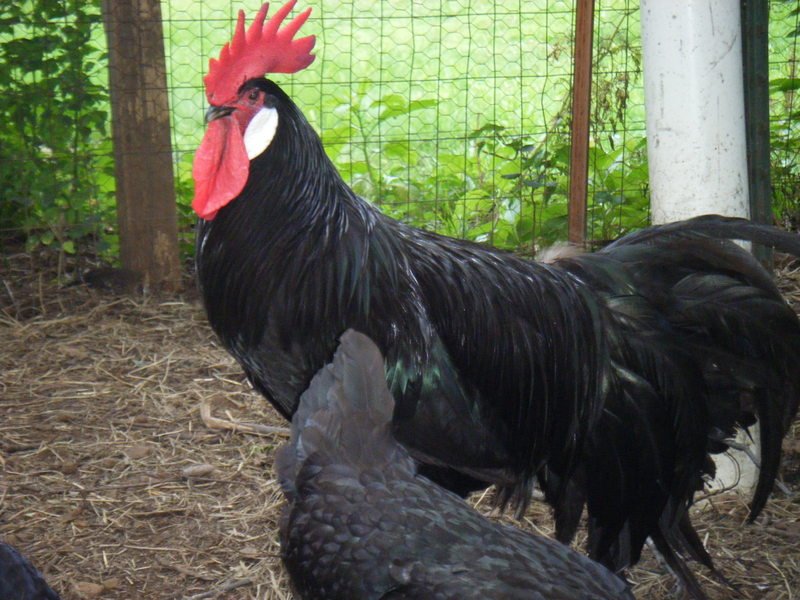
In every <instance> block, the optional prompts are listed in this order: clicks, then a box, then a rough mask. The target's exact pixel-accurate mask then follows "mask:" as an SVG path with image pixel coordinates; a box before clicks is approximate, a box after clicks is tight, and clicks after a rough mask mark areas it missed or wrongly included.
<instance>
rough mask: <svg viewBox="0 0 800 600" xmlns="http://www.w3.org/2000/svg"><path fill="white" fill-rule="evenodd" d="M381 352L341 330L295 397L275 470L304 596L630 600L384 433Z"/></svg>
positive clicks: (602, 572) (285, 545)
mask: <svg viewBox="0 0 800 600" xmlns="http://www.w3.org/2000/svg"><path fill="white" fill-rule="evenodd" d="M393 408H394V399H393V398H392V395H391V394H390V393H389V390H388V388H387V387H386V378H385V374H384V368H383V357H382V356H381V354H380V352H379V351H378V348H377V347H376V346H375V344H374V343H373V342H372V341H371V340H370V339H369V338H368V337H366V336H364V335H362V334H360V333H357V332H355V331H352V330H348V331H347V332H345V334H344V335H343V336H342V338H341V344H340V346H339V349H338V350H337V351H336V354H335V355H334V358H333V363H332V364H330V365H328V366H326V367H324V368H323V369H321V370H320V371H319V373H317V375H316V376H315V377H314V379H313V380H312V381H311V385H310V386H309V388H308V390H307V391H306V392H305V393H304V394H303V395H302V396H301V398H300V404H299V406H298V408H297V411H296V412H295V414H294V417H293V419H292V439H291V441H290V442H289V443H288V444H286V445H285V446H283V447H282V448H281V449H280V450H279V452H278V455H277V457H276V460H275V467H276V469H277V472H278V478H279V480H280V482H281V487H282V489H283V491H284V493H285V494H286V497H287V500H288V502H289V504H288V507H287V508H286V509H285V510H284V514H283V515H282V519H281V552H282V557H283V561H284V564H285V565H286V568H287V570H288V572H289V574H290V576H291V579H292V582H293V584H294V587H295V589H296V591H297V592H298V593H299V595H300V597H302V598H327V599H329V600H334V599H336V598H342V599H345V598H347V599H353V600H356V599H359V598H364V599H366V598H386V599H387V600H388V599H389V598H396V599H400V598H419V599H425V600H437V599H438V600H447V599H453V600H456V599H467V598H475V599H479V598H480V599H483V598H497V599H500V598H504V599H508V600H510V599H512V598H519V599H520V600H522V599H530V598H547V599H548V600H574V599H575V598H581V599H584V600H591V599H595V600H611V599H614V598H619V599H623V598H624V599H628V600H633V595H632V594H631V593H630V591H629V590H628V588H627V585H626V584H625V582H623V581H622V580H621V579H620V578H618V577H617V576H616V575H614V574H612V573H611V572H610V571H608V570H606V569H605V568H603V567H602V566H600V565H599V564H597V563H595V562H593V561H591V560H589V559H588V558H586V557H584V556H581V555H579V554H578V553H576V552H575V551H574V550H571V549H570V548H568V547H567V546H564V545H562V544H559V543H558V542H556V541H553V540H550V539H547V538H543V537H540V536H535V535H531V534H527V533H524V532H522V531H520V530H519V529H516V528H514V527H509V526H506V525H500V524H497V523H493V522H491V521H489V520H488V519H485V518H484V517H482V516H481V515H480V514H478V513H477V512H475V511H474V510H473V509H472V508H470V507H469V506H468V505H467V504H466V503H465V502H464V501H463V500H462V499H461V498H459V497H458V496H456V495H455V494H452V493H450V492H448V491H446V490H444V489H443V488H441V487H439V486H438V485H436V484H434V483H432V482H431V481H430V480H428V479H426V478H425V477H421V476H419V475H417V474H416V466H415V463H414V460H413V459H412V458H411V457H410V456H409V454H408V452H407V451H406V449H405V448H403V447H402V446H401V445H400V444H398V443H397V442H396V441H395V439H394V438H393V437H392V431H391V420H392V412H393Z"/></svg>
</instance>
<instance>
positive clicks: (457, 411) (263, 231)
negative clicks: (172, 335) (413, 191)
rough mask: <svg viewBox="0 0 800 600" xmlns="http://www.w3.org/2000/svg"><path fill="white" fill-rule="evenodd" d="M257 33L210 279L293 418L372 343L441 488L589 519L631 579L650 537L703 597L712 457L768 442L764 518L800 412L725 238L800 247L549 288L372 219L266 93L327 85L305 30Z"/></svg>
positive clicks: (586, 271)
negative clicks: (696, 515) (330, 366)
mask: <svg viewBox="0 0 800 600" xmlns="http://www.w3.org/2000/svg"><path fill="white" fill-rule="evenodd" d="M293 5H294V2H290V3H289V4H287V5H286V6H284V7H283V8H282V9H281V10H280V11H279V12H278V14H276V15H275V17H273V18H272V19H271V20H270V21H269V22H267V23H266V24H265V23H264V19H265V15H266V6H265V7H264V8H263V9H262V11H261V12H260V13H259V15H258V17H257V18H256V21H255V23H254V24H253V26H252V27H250V29H249V30H248V31H247V32H245V30H244V17H243V15H242V14H240V17H239V24H238V25H237V31H236V34H235V36H234V39H233V42H232V43H231V45H230V46H227V45H226V47H225V48H224V49H223V52H222V55H221V58H220V60H219V61H212V63H211V68H210V72H209V74H208V76H207V77H206V80H205V81H206V91H207V96H208V98H209V101H210V103H211V108H210V109H209V112H208V119H209V128H208V131H207V133H206V137H205V138H204V140H203V143H202V144H201V147H200V149H199V150H198V152H197V156H196V159H195V168H194V175H195V179H196V194H195V199H194V202H193V206H194V208H195V210H196V211H197V213H198V215H199V216H200V217H201V221H200V224H199V228H198V239H197V250H196V253H197V254H196V259H197V270H198V277H199V281H200V286H201V289H202V294H203V298H204V302H205V306H206V311H207V314H208V318H209V321H210V323H211V325H212V327H213V328H214V330H215V331H216V333H217V334H218V335H219V337H220V339H221V340H222V342H223V343H224V345H225V346H226V347H227V348H228V349H229V350H230V352H231V353H232V354H233V355H234V356H235V357H236V358H237V360H238V361H239V362H240V363H241V365H242V366H243V368H244V370H245V372H246V373H247V376H248V378H249V379H250V381H252V383H253V385H254V386H255V387H256V388H257V389H258V390H259V391H260V392H261V393H263V394H264V395H265V396H266V397H267V398H268V399H269V401H270V402H271V403H272V404H273V405H274V406H275V407H276V408H277V409H278V410H279V411H280V412H281V413H282V414H283V415H284V416H286V417H287V418H289V417H291V415H292V414H293V413H294V411H295V410H296V409H297V404H298V400H299V398H300V394H301V393H302V392H303V390H305V389H306V388H307V387H308V384H309V382H310V381H311V378H312V377H313V375H314V373H316V372H317V371H318V370H319V369H320V368H321V367H322V366H323V365H324V364H326V363H327V362H328V361H329V360H330V358H331V356H332V355H333V352H334V350H335V347H336V340H337V338H338V336H340V335H341V334H342V332H344V331H345V330H346V329H348V328H354V329H357V330H359V331H362V332H364V333H365V334H367V335H368V336H370V337H371V338H372V339H373V340H375V342H376V343H377V345H378V347H379V348H380V350H381V352H382V353H383V354H384V356H385V359H386V375H387V381H388V384H389V387H390V390H391V392H392V394H393V395H394V398H395V400H396V408H395V413H394V420H393V428H394V435H395V437H396V438H397V439H398V440H399V441H400V442H402V443H403V444H404V445H405V446H406V447H407V448H408V449H409V451H410V452H411V455H412V456H413V457H414V458H415V459H416V460H418V461H420V462H421V463H423V466H422V468H421V472H423V473H425V474H426V475H428V476H429V477H431V478H433V479H434V480H435V481H437V482H439V483H440V484H443V485H445V486H446V487H448V488H450V489H451V490H454V491H458V492H459V493H464V492H466V491H469V490H470V489H476V488H479V487H483V486H486V485H488V484H491V483H495V484H497V485H498V486H499V487H500V489H501V491H502V498H503V499H504V500H510V501H512V502H516V503H517V504H518V505H519V506H524V505H525V504H526V502H527V501H528V500H529V498H530V493H531V488H532V484H533V481H534V480H535V479H538V481H539V483H540V485H541V486H542V488H543V490H544V492H545V497H546V499H547V500H548V501H549V502H550V503H551V505H552V506H553V507H554V509H555V516H556V522H557V530H558V537H559V539H561V540H562V541H569V540H570V539H572V537H573V534H574V532H575V528H576V526H577V523H578V519H579V517H580V514H581V510H582V508H583V506H584V504H585V505H587V506H588V514H589V553H590V556H591V557H592V558H594V559H596V560H599V561H600V562H602V563H603V564H604V565H606V566H608V567H609V568H611V569H612V570H614V571H621V570H622V569H624V568H625V567H626V566H628V565H631V564H633V563H635V562H636V561H637V560H638V558H639V555H640V552H641V548H642V546H643V544H644V543H645V541H646V539H647V538H648V537H651V538H652V539H653V541H654V542H655V544H656V545H657V547H658V548H659V549H660V550H661V551H662V552H663V553H664V554H665V556H666V559H667V561H668V562H669V563H670V564H671V565H672V566H673V568H674V569H675V570H676V571H677V572H678V573H679V575H681V577H682V579H683V580H684V582H685V583H686V585H687V586H689V589H690V591H691V592H692V593H693V594H694V595H695V596H696V597H702V592H701V591H700V589H699V587H698V586H697V583H696V582H695V581H694V579H693V577H692V575H691V573H690V572H689V571H688V570H687V569H686V567H685V565H684V564H683V561H682V559H681V556H680V555H681V554H686V553H688V554H689V555H690V556H692V557H693V558H695V559H697V560H699V561H701V562H703V563H704V564H706V565H708V566H709V567H711V565H712V563H711V558H710V557H709V555H708V554H707V553H706V551H705V549H704V548H703V545H702V543H701V542H700V540H699V539H698V537H697V535H696V534H695V532H694V529H693V528H692V525H691V523H690V522H689V517H688V514H687V510H688V507H689V506H690V505H691V503H692V499H693V497H694V494H695V492H696V491H697V490H699V489H700V488H701V487H702V485H703V477H704V476H706V475H709V474H710V473H711V472H712V471H713V463H712V462H711V461H710V458H709V456H710V454H713V453H717V452H722V451H724V450H725V449H726V447H727V446H726V443H725V441H726V440H727V439H729V438H730V437H731V436H732V435H733V434H734V433H735V431H736V429H737V428H738V427H747V426H749V425H751V424H753V423H754V422H755V421H756V419H758V420H759V421H760V423H761V461H762V465H761V466H762V468H761V472H760V478H759V482H758V487H757V489H756V492H755V496H754V499H753V502H752V506H751V518H755V517H756V516H757V515H758V513H759V511H760V510H761V509H762V508H763V506H764V503H765V502H766V500H767V497H768V496H769V494H770V492H771V489H772V486H773V483H774V480H775V477H776V475H777V471H778V467H779V463H780V456H781V440H782V437H783V436H784V434H785V432H786V431H787V428H788V426H789V424H790V422H791V420H792V418H793V417H794V415H795V413H796V412H797V405H798V404H797V403H798V385H800V323H799V322H798V319H797V317H796V315H795V314H794V312H793V311H792V310H791V309H790V308H789V307H788V305H787V304H786V302H785V301H784V300H783V299H782V298H781V296H780V294H779V293H778V291H777V289H776V287H775V285H774V284H773V283H772V281H771V279H770V277H769V275H768V274H767V273H766V272H765V271H764V270H763V269H762V268H761V267H760V266H759V264H758V263H757V262H756V261H755V260H754V259H753V258H752V257H751V256H750V255H749V254H748V253H747V252H745V251H744V250H742V249H741V248H739V247H738V246H736V245H735V244H733V243H732V242H729V241H727V239H724V238H731V239H737V238H738V239H747V240H752V241H756V242H758V243H762V244H765V245H769V246H773V247H776V248H778V249H780V250H783V251H787V252H790V253H793V254H796V255H797V254H800V240H798V237H797V236H795V235H791V234H787V233H784V232H780V231H778V230H775V229H773V228H769V227H764V226H759V225H755V224H752V223H750V222H749V221H745V220H741V219H730V218H723V217H717V216H707V217H700V218H696V219H693V220H690V221H685V222H681V223H674V224H670V225H665V226H660V227H652V228H649V229H646V230H643V231H641V232H638V233H634V234H632V235H629V236H626V237H624V238H622V239H621V240H619V241H617V242H615V243H614V244H612V245H610V246H609V247H607V248H605V249H604V250H603V251H601V252H597V253H595V254H591V255H584V256H579V257H574V258H570V259H564V260H561V261H557V262H555V263H554V264H548V265H545V264H537V263H535V262H531V261H527V260H522V259H520V258H517V257H515V256H513V255H511V254H508V253H504V252H501V251H497V250H493V249H490V248H486V247H484V246H481V245H477V244H474V243H470V242H466V241H461V240H455V239H450V238H446V237H442V236H439V235H436V234H432V233H428V232H425V231H421V230H418V229H414V228H412V227H408V226H406V225H404V224H402V223H399V222H397V221H394V220H392V219H390V218H388V217H386V216H384V215H382V214H381V213H379V212H378V211H377V210H376V209H375V208H373V207H372V206H370V205H369V204H368V203H367V202H365V201H364V200H363V199H361V198H359V197H357V196H356V195H355V194H354V193H353V191H352V190H350V189H349V188H348V186H347V185H346V184H345V183H344V181H343V180H342V178H341V177H340V176H339V174H338V173H337V171H336V169H335V168H334V166H333V164H332V163H331V162H330V160H329V159H328V158H327V156H326V154H325V152H324V150H323V147H322V144H321V142H320V140H319V137H318V136H317V134H316V133H315V132H314V130H313V129H312V128H311V127H310V125H309V124H308V122H307V121H306V120H305V118H304V117H303V115H302V113H301V112H300V110H299V109H298V108H297V106H295V104H294V103H293V102H292V101H291V100H290V99H289V97H288V96H287V95H286V94H285V93H284V92H283V91H282V90H281V89H280V88H279V87H278V86H277V85H276V84H275V83H273V82H271V81H269V80H265V79H263V75H264V73H266V72H291V71H294V70H298V69H299V68H303V67H304V66H306V65H308V64H309V63H310V62H311V60H312V59H313V56H311V55H310V54H309V52H310V50H311V48H312V47H313V43H314V40H313V38H303V39H300V40H292V37H293V36H294V34H295V33H296V31H297V29H298V28H299V26H300V24H302V22H303V21H304V20H305V18H306V17H307V15H308V12H307V11H306V12H305V13H303V14H302V15H300V16H299V17H298V18H296V19H294V20H293V21H292V22H291V24H290V25H287V26H286V27H284V28H282V29H280V30H279V29H278V27H279V25H280V23H281V21H282V20H283V19H284V18H285V16H286V15H287V14H288V12H289V11H290V10H291V8H292V7H293Z"/></svg>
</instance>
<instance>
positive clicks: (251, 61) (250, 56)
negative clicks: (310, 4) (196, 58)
mask: <svg viewBox="0 0 800 600" xmlns="http://www.w3.org/2000/svg"><path fill="white" fill-rule="evenodd" d="M296 3H297V0H289V2H287V3H286V4H284V5H283V7H282V8H281V9H280V10H279V11H278V12H276V13H275V14H274V15H273V17H272V18H271V19H270V20H269V21H267V22H266V23H264V19H266V17H267V10H268V9H269V3H267V4H264V5H263V6H262V7H261V10H259V11H258V14H257V15H256V18H255V20H254V21H253V24H252V25H250V27H249V28H248V29H247V32H246V33H245V30H244V11H241V10H240V11H239V20H238V21H237V23H236V30H235V32H234V34H233V39H232V40H231V41H230V42H229V43H227V44H225V46H223V48H222V52H220V54H219V59H214V58H212V59H211V60H210V61H209V65H208V75H206V76H205V78H204V79H203V82H204V83H205V84H206V98H208V102H209V104H213V105H215V106H222V105H224V104H225V103H227V102H230V101H231V100H233V99H234V98H235V97H236V92H237V91H238V90H239V88H240V87H241V85H242V84H243V83H244V82H245V81H247V80H248V79H253V78H256V77H263V76H264V75H266V74H267V73H296V72H297V71H299V70H301V69H305V68H306V67H307V66H308V65H310V64H311V62H312V61H313V60H314V55H313V54H311V49H312V48H313V47H314V42H315V41H316V40H315V38H314V36H313V35H310V36H308V37H304V38H300V39H298V40H295V39H292V38H293V37H294V35H295V34H296V33H297V30H298V29H300V27H301V26H302V25H303V23H305V22H306V19H308V15H309V14H310V13H311V9H310V8H308V9H306V10H304V11H303V12H301V13H300V14H299V15H297V16H296V17H295V18H294V19H292V20H291V21H290V22H289V23H288V24H287V25H286V26H284V27H283V28H282V29H278V28H279V27H280V26H281V23H282V22H283V20H284V19H285V18H286V15H288V14H289V13H290V12H291V10H292V8H294V5H295V4H296Z"/></svg>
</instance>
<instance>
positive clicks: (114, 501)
mask: <svg viewBox="0 0 800 600" xmlns="http://www.w3.org/2000/svg"><path fill="white" fill-rule="evenodd" d="M66 266H67V271H69V270H70V269H73V268H76V267H75V265H73V264H71V263H70V262H68V263H67V265H66ZM55 271H56V258H55V257H54V256H51V255H37V256H30V255H28V254H25V253H23V252H17V253H13V252H12V253H9V254H6V256H4V257H1V258H0V415H2V418H1V419H0V469H1V470H2V475H0V539H5V540H7V541H9V542H11V543H13V544H15V545H17V546H18V547H19V548H20V549H21V550H22V551H23V552H25V553H26V554H28V555H29V556H30V557H31V558H32V560H33V561H34V563H35V564H36V565H37V566H38V567H39V568H40V569H41V570H42V571H43V572H44V573H45V574H46V576H47V578H48V579H49V581H50V582H51V584H52V585H53V587H54V588H55V589H56V590H58V591H59V592H60V593H61V594H62V596H63V598H64V599H65V600H77V599H82V598H103V599H106V598H107V599H117V598H118V599H134V598H147V599H150V598H152V599H162V598H163V599H168V598H176V599H178V598H182V599H194V600H198V599H201V598H230V599H259V600H266V599H270V600H271V599H284V598H291V594H290V592H289V591H288V584H287V579H286V576H285V574H284V571H283V569H282V567H281V564H280V560H279V546H278V541H277V533H276V520H277V517H278V514H279V512H280V509H281V504H282V497H281V494H280V490H279V488H278V486H277V484H276V481H275V478H274V474H273V471H272V457H273V453H274V451H275V449H276V448H277V447H278V446H279V445H280V444H281V443H282V442H283V441H284V440H285V430H284V428H285V426H286V423H285V422H283V421H282V419H281V418H280V417H279V416H278V415H277V413H275V412H274V411H273V410H272V409H271V408H270V406H269V405H268V403H267V402H265V401H264V400H262V399H261V398H260V397H259V396H258V395H257V394H256V393H254V392H253V391H252V390H251V389H250V387H249V385H248V384H247V383H246V382H245V380H244V378H243V376H242V373H241V371H240V369H239V367H238V366H237V365H236V363H235V362H234V361H233V360H232V359H231V358H230V357H229V356H228V355H227V353H226V352H225V351H224V350H223V349H221V348H220V347H219V345H218V344H217V342H216V340H215V338H214V335H213V334H212V332H211V331H210V329H209V328H208V326H207V323H206V320H205V316H204V314H203V311H202V308H201V306H200V304H199V302H198V299H197V296H196V294H195V293H193V292H192V289H193V288H192V284H191V282H190V281H189V280H190V276H187V288H186V289H187V290H189V291H187V292H185V293H183V294H177V295H175V294H173V295H171V296H164V295H142V294H139V293H133V294H126V293H120V290H116V291H114V290H111V291H109V290H102V289H91V288H89V287H87V286H84V285H76V286H63V285H59V284H58V282H57V281H56V276H55ZM779 275H780V278H781V282H782V285H783V286H784V287H785V289H786V291H787V293H788V294H789V295H790V296H791V297H792V298H793V299H794V300H795V301H797V300H800V291H798V290H799V289H800V271H798V270H792V269H790V268H788V267H787V268H783V269H781V270H780V271H779ZM100 287H103V286H102V285H101V286H100ZM110 287H114V286H110ZM122 287H125V286H124V285H123V286H122ZM203 408H205V409H206V410H207V411H210V412H211V414H212V415H213V418H217V419H222V420H224V421H236V422H248V423H255V424H257V425H267V426H272V427H273V429H272V430H267V431H256V432H255V433H246V432H242V431H231V430H224V429H217V428H214V427H211V426H209V424H208V423H209V422H210V423H211V424H212V425H213V424H214V421H209V420H208V419H206V420H205V421H204V419H203V418H202V416H201V412H202V409H203ZM267 429H269V428H267ZM785 449H786V454H787V456H786V460H785V463H784V468H783V473H782V479H783V484H784V488H785V489H784V490H778V491H776V492H775V494H774V495H773V498H772V500H771V502H770V503H769V505H768V507H767V509H766V510H765V513H764V515H763V516H762V517H760V518H759V520H758V522H757V523H756V524H754V525H747V524H746V514H747V507H746V502H745V500H742V499H740V498H739V497H738V496H737V495H735V494H733V493H726V494H720V495H716V496H714V497H711V498H710V499H709V503H708V505H707V507H706V508H705V509H704V510H700V509H695V513H696V514H695V522H696V523H697V524H698V525H699V529H700V534H701V537H702V539H703V540H704V541H705V543H706V545H707V547H708V549H709V551H710V552H711V555H712V556H713V557H714V559H715V561H716V563H717V565H718V567H719V568H720V570H721V571H722V573H723V574H724V575H725V576H726V577H727V578H728V579H730V580H731V581H732V582H733V583H734V584H736V586H737V589H736V590H733V589H731V588H729V587H726V586H724V585H723V584H721V583H719V582H716V581H714V580H712V579H709V577H708V576H707V575H706V573H705V572H704V571H703V570H702V568H701V567H699V566H697V565H694V567H695V572H696V573H698V574H699V576H700V579H701V582H702V583H703V585H704V587H705V589H706V590H707V591H708V593H709V595H710V597H711V598H714V599H723V598H725V599H727V598H752V599H756V598H758V599H762V598H763V599H776V600H777V599H784V598H785V599H791V598H797V597H800V425H798V424H795V427H794V430H793V432H792V435H791V436H790V437H789V439H787V440H786V443H785ZM787 492H788V493H787ZM472 501H473V503H474V504H475V505H476V506H478V508H479V509H480V510H482V511H484V512H486V513H487V514H489V513H490V512H491V511H490V505H491V502H490V497H489V496H478V497H476V498H473V499H472ZM493 518H495V517H494V516H493ZM500 518H503V519H508V517H500ZM509 520H510V519H509ZM520 525H521V526H523V527H526V528H529V529H533V530H535V531H538V532H541V533H544V534H547V533H549V532H551V525H552V524H551V520H550V517H549V514H548V511H547V509H546V508H545V507H544V506H543V505H542V504H541V503H534V506H533V507H532V508H531V509H530V510H529V511H528V513H527V514H526V515H525V517H524V519H523V521H522V523H521V524H520ZM631 579H632V580H633V582H634V585H635V587H634V591H635V593H636V596H637V598H640V599H645V598H647V599H656V600H657V599H661V598H672V597H675V595H674V588H673V580H672V579H671V577H670V576H669V575H667V574H665V572H664V570H663V569H662V567H661V566H660V565H659V564H658V563H657V562H656V561H655V560H654V559H653V557H652V555H651V553H650V552H649V550H645V559H644V560H643V562H642V563H641V564H640V566H639V567H637V568H636V569H635V570H634V571H633V572H632V573H631Z"/></svg>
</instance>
